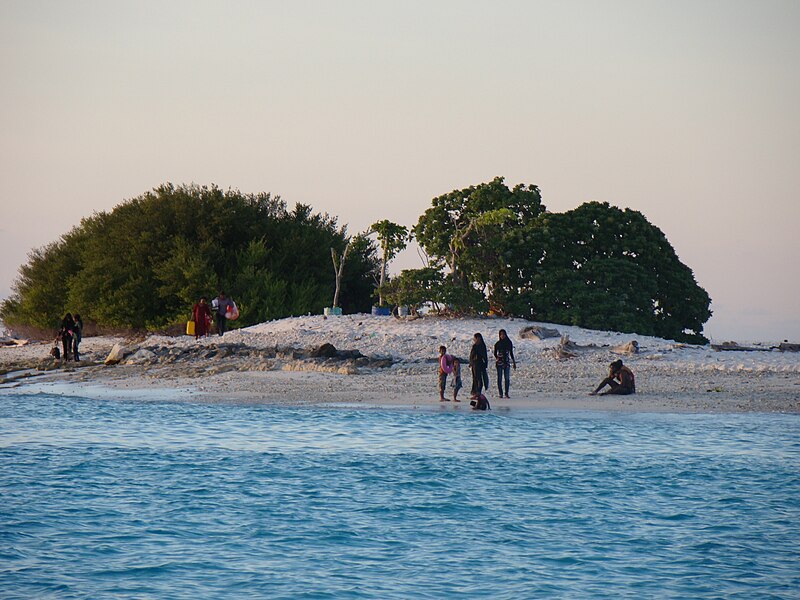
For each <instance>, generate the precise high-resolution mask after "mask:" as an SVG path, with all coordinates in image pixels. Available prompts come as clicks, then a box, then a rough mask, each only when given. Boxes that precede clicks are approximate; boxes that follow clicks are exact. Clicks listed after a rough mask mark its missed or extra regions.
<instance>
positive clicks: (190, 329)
mask: <svg viewBox="0 0 800 600" xmlns="http://www.w3.org/2000/svg"><path fill="white" fill-rule="evenodd" d="M186 335H194V321H192V320H191V319H190V320H189V321H186Z"/></svg>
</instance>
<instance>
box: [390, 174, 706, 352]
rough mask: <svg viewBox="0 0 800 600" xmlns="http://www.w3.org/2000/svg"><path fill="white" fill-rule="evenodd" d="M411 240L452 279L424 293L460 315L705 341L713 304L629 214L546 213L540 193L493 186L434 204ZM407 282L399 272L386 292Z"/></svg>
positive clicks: (582, 209)
mask: <svg viewBox="0 0 800 600" xmlns="http://www.w3.org/2000/svg"><path fill="white" fill-rule="evenodd" d="M414 234H415V235H416V238H417V240H418V242H419V243H420V245H421V246H422V247H423V248H424V249H425V251H426V252H427V253H428V254H429V255H430V256H431V257H432V259H433V262H434V265H436V266H437V267H438V268H444V266H445V265H446V266H447V268H449V271H450V276H451V283H450V285H447V284H441V285H438V286H431V285H426V286H424V289H426V290H428V291H429V292H430V293H431V297H429V298H427V300H429V301H432V302H444V303H446V304H449V305H450V306H451V307H452V308H453V309H455V310H457V311H460V310H464V309H469V308H474V307H479V306H480V303H481V301H484V302H485V303H486V304H487V305H488V307H490V308H491V309H492V310H493V311H495V312H497V313H500V314H507V315H515V316H520V317H526V318H534V319H537V320H540V321H550V322H554V323H565V324H572V325H579V326H582V327H589V328H595V329H611V330H616V331H623V332H631V333H634V332H635V333H640V334H643V335H658V336H661V337H665V338H669V339H675V340H681V341H688V342H700V343H704V342H706V341H707V340H706V339H705V337H703V335H702V331H703V324H704V323H705V322H706V321H707V320H708V319H709V317H710V316H711V311H710V310H709V305H710V302H711V299H710V298H709V296H708V294H707V293H706V291H705V290H704V289H703V288H701V287H700V286H699V285H698V284H697V282H696V281H695V279H694V275H693V274H692V271H691V269H689V267H687V266H686V265H684V264H683V263H682V262H681V261H680V260H679V259H678V256H677V254H676V253H675V250H674V249H673V248H672V246H671V245H670V243H669V241H668V240H667V238H666V236H665V235H664V234H663V232H661V230H660V229H658V228H657V227H655V226H654V225H652V224H651V223H649V222H648V221H647V219H646V218H645V217H644V215H642V214H641V213H639V212H637V211H635V210H630V209H626V210H621V209H619V208H616V207H613V206H610V205H609V204H608V203H599V202H589V203H586V204H583V205H581V206H579V207H578V208H576V209H574V210H571V211H567V212H565V213H550V212H547V211H546V209H545V207H544V205H543V204H542V202H541V195H540V193H539V189H538V187H536V186H535V185H517V186H515V187H514V188H513V189H509V188H508V187H507V186H506V185H505V183H504V182H503V179H502V178H500V177H498V178H495V179H494V180H492V181H491V182H489V183H483V184H480V185H478V186H472V187H469V188H466V189H463V190H455V191H453V192H450V193H449V194H445V195H443V196H439V197H437V198H434V199H433V200H432V202H431V207H430V208H429V209H428V210H426V211H425V213H424V214H423V215H422V216H421V217H420V218H419V221H418V222H417V225H416V226H415V227H414ZM414 278H415V275H414V274H413V273H411V272H408V273H405V274H404V277H403V282H404V285H403V286H400V287H399V288H396V289H393V292H395V293H396V292H397V291H398V290H406V291H407V290H408V289H409V286H410V285H411V284H410V282H412V281H413V280H414ZM412 296H413V295H412ZM414 298H415V300H417V301H418V300H419V298H417V297H416V296H414Z"/></svg>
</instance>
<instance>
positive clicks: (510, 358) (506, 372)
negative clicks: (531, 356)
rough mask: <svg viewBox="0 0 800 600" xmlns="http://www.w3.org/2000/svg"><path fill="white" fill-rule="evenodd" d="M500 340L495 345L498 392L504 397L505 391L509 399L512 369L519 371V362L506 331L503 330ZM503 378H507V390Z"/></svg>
mask: <svg viewBox="0 0 800 600" xmlns="http://www.w3.org/2000/svg"><path fill="white" fill-rule="evenodd" d="M499 336H500V339H499V340H497V342H495V344H494V360H495V363H496V365H497V391H498V392H499V394H500V397H501V398H502V397H503V391H504V390H505V397H506V398H508V388H509V386H510V385H511V367H512V365H513V367H514V370H515V371H516V370H517V360H516V359H515V358H514V344H512V343H511V340H510V339H509V338H508V334H507V333H506V330H505V329H501V330H500V333H499ZM503 378H505V388H504V387H503Z"/></svg>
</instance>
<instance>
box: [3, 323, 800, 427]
mask: <svg viewBox="0 0 800 600" xmlns="http://www.w3.org/2000/svg"><path fill="white" fill-rule="evenodd" d="M531 326H542V327H546V328H550V329H556V330H558V333H559V334H560V335H562V336H563V335H566V336H568V337H569V342H570V344H569V345H568V346H566V348H567V349H568V352H567V354H568V355H569V357H568V358H567V357H565V355H564V352H559V348H561V349H563V348H565V347H564V346H563V341H564V340H562V339H561V338H560V337H553V338H549V339H537V338H527V339H524V338H523V337H521V335H520V334H521V331H522V330H523V329H524V328H527V327H531ZM501 328H502V329H506V330H507V331H508V334H509V336H510V338H511V339H512V340H513V342H514V347H515V355H516V358H517V363H518V368H517V369H516V370H515V371H512V376H511V380H512V387H511V393H510V395H511V398H510V399H500V398H498V393H497V388H496V384H495V370H494V367H493V365H491V364H490V367H489V377H490V383H491V385H490V389H489V393H488V394H487V396H488V398H489V400H490V401H491V403H492V408H493V410H496V411H498V410H500V411H502V410H550V409H574V410H602V411H631V412H640V411H641V412H712V413H713V412H719V413H728V412H785V413H800V354H798V353H792V352H780V351H778V350H777V349H775V348H774V346H775V345H776V344H775V343H769V342H763V343H761V344H758V345H756V344H753V343H751V344H749V346H751V347H756V348H763V349H761V350H757V351H748V352H730V351H725V352H719V351H715V350H714V349H712V348H711V347H710V346H691V345H686V344H678V343H675V342H673V341H669V340H662V339H659V338H652V337H647V336H637V335H634V334H621V333H616V332H599V331H590V330H585V329H581V328H577V327H567V326H560V325H551V324H542V323H531V322H528V321H523V320H518V319H447V318H437V317H423V318H417V319H396V318H391V317H373V316H371V315H346V316H343V317H331V318H325V317H322V316H309V317H298V318H289V319H282V320H279V321H273V322H270V323H263V324H260V325H256V326H253V327H250V328H246V329H241V330H235V331H231V332H228V333H227V334H226V335H225V336H224V337H218V336H212V337H208V338H204V339H201V340H194V339H193V338H190V337H177V338H172V337H165V336H149V337H146V338H137V339H123V338H115V337H93V338H87V339H85V340H84V341H83V343H82V359H83V360H82V361H81V363H78V364H75V363H66V364H64V363H60V364H59V363H57V362H56V361H54V359H52V358H50V357H49V350H50V347H51V345H50V344H49V343H38V342H31V343H28V344H25V345H20V346H4V347H2V348H0V371H2V372H3V373H4V375H2V378H0V379H1V380H2V383H0V389H7V390H15V391H25V392H49V393H59V394H69V395H99V396H102V397H108V396H109V390H111V391H113V393H112V394H110V395H111V396H112V397H113V396H114V394H116V395H117V396H118V397H119V398H132V399H142V400H148V399H154V400H191V401H197V402H234V403H265V404H274V405H292V406H299V405H308V406H319V405H326V406H343V407H345V406H347V407H349V406H363V407H381V406H383V407H386V406H393V407H405V408H412V409H414V408H419V409H428V410H431V409H433V410H469V408H470V407H469V386H470V377H469V374H468V369H467V368H464V372H463V379H464V385H465V389H463V390H461V392H460V394H459V399H460V400H461V401H462V402H460V403H454V402H452V401H448V402H439V399H438V392H437V362H436V353H437V348H438V347H439V345H442V344H443V345H446V346H447V347H448V352H450V353H452V354H454V355H455V356H459V357H461V358H463V359H466V358H467V356H468V355H469V349H470V345H471V338H472V334H473V333H475V332H477V331H479V332H481V333H482V334H483V336H484V338H485V340H486V342H487V345H488V346H489V347H490V351H491V346H492V345H493V343H494V341H496V339H497V332H498V331H499V330H500V329H501ZM633 340H635V341H636V342H637V343H638V346H639V352H638V353H635V354H628V353H625V352H624V351H623V349H622V347H624V345H625V344H627V343H629V342H631V341H633ZM325 343H328V344H332V345H333V346H334V347H335V348H336V349H337V350H338V351H340V353H341V354H342V355H340V356H333V357H313V356H311V354H313V352H314V350H315V349H317V348H319V347H320V346H321V345H322V344H325ZM115 345H119V347H120V348H121V349H123V353H124V356H123V358H122V360H121V361H120V362H119V363H117V364H113V365H106V364H104V360H105V359H106V357H107V356H108V354H109V352H110V351H111V350H112V348H113V347H114V346H115ZM616 358H622V359H623V360H624V361H625V364H626V365H628V366H629V367H630V368H631V369H632V370H633V371H634V373H635V374H636V381H637V394H636V395H633V396H605V397H592V396H589V395H588V394H589V392H590V391H591V390H592V389H593V388H594V386H595V385H597V383H598V382H599V381H600V380H601V379H602V378H603V377H604V376H605V374H606V371H607V368H608V363H609V362H610V361H612V360H614V359H616ZM451 395H452V389H451V388H449V386H448V396H451Z"/></svg>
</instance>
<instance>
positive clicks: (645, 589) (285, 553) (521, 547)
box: [0, 394, 800, 599]
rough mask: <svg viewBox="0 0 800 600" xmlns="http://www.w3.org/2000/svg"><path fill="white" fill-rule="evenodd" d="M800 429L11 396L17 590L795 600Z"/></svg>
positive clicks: (8, 555) (4, 456)
mask: <svg viewBox="0 0 800 600" xmlns="http://www.w3.org/2000/svg"><path fill="white" fill-rule="evenodd" d="M798 434H800V421H798V419H797V417H795V416H787V415H636V414H628V415H625V414H623V415H619V414H615V415H608V414H602V413H595V414H590V413H565V412H561V413H558V412H552V413H536V412H530V413H523V412H519V413H507V414H503V415H499V414H492V415H479V416H478V418H476V416H475V415H471V414H469V413H464V414H454V413H445V414H440V413H436V412H423V411H413V412H412V411H381V410H334V409H329V408H326V409H320V408H312V409H285V408H284V409H282V408H274V407H264V406H213V405H194V404H180V403H163V404H161V403H154V402H130V401H128V402H126V401H122V400H114V399H109V400H89V399H81V398H67V397H63V396H57V397H56V396H48V395H45V394H40V395H27V396H26V395H23V394H17V395H7V396H0V461H1V462H0V466H1V467H2V469H0V506H2V507H3V508H2V514H3V519H2V521H0V596H2V597H3V598H26V599H27V598H30V597H54V598H55V597H57V598H95V597H115V598H141V597H170V598H189V597H203V598H229V597H264V598H303V597H308V598H409V597H414V598H442V597H448V598H522V597H525V598H535V597H565V598H574V597H581V598H611V597H613V598H641V597H654V596H657V597H663V598H687V597H691V598H704V597H708V598H718V597H742V598H747V597H753V598H755V597H758V598H761V597H772V598H791V597H795V598H796V597H798V594H797V591H798V589H800V577H798V575H797V573H798V570H797V565H798V558H800V554H799V553H798V550H797V539H800V536H799V535H798V534H800V525H798V524H799V523H800V518H799V517H800V511H798V506H800V446H798V443H797V439H798V438H800V436H799V435H798Z"/></svg>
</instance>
